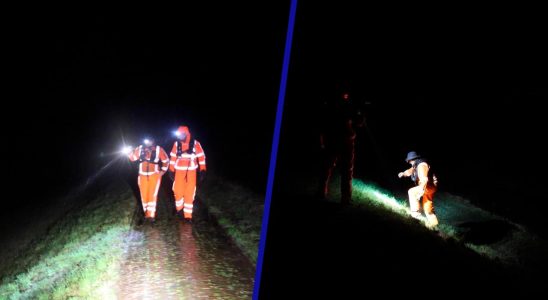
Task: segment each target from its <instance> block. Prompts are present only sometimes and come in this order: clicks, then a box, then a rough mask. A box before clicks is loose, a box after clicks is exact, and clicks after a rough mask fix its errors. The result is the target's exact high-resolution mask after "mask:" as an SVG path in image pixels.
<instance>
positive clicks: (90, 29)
mask: <svg viewBox="0 0 548 300" xmlns="http://www.w3.org/2000/svg"><path fill="white" fill-rule="evenodd" d="M288 11H289V3H288V1H277V3H275V4H261V5H253V4H249V3H247V4H216V5H213V4H211V3H210V4H205V3H204V4H185V5H183V6H182V7H177V9H175V8H172V9H170V8H169V7H155V8H149V7H146V8H145V7H142V8H139V9H135V8H134V9H131V10H128V11H119V10H115V9H113V8H110V7H104V8H100V9H99V10H97V11H96V10H94V9H93V10H92V9H91V8H83V7H82V8H76V7H74V9H73V10H72V11H70V10H69V12H67V11H66V10H57V9H54V8H51V7H50V8H49V9H44V10H39V9H37V10H33V11H24V13H23V12H21V13H20V14H19V13H17V14H15V15H14V18H13V19H14V20H13V22H12V27H13V30H12V31H11V33H10V39H9V40H8V41H9V43H7V45H8V47H9V50H10V54H11V55H10V56H9V67H10V69H9V70H10V74H11V75H12V76H10V77H11V80H10V85H11V87H13V88H14V92H13V94H11V95H10V98H8V99H6V100H7V101H11V102H12V104H15V107H14V108H13V109H10V110H9V114H10V115H13V116H15V121H10V122H8V121H6V120H4V121H3V123H5V125H4V128H6V129H7V130H6V132H7V133H8V138H7V141H8V143H9V144H8V145H9V147H10V148H11V149H10V151H14V152H15V153H12V152H9V153H10V154H9V155H13V159H8V167H9V169H10V174H11V175H10V177H11V178H10V181H9V182H10V185H11V186H17V187H18V188H13V189H10V191H9V192H10V199H11V201H9V204H8V205H9V207H10V210H11V207H13V209H14V210H21V209H20V208H21V207H28V206H31V205H35V204H36V203H43V202H47V198H48V197H54V196H59V195H64V194H66V193H67V192H68V191H70V189H71V188H74V187H75V186H76V185H78V184H81V183H82V182H84V181H85V180H86V178H88V176H89V175H91V174H93V173H94V172H95V171H97V170H98V169H99V168H100V167H101V166H103V165H104V164H105V163H107V162H108V160H109V159H110V158H112V156H110V157H108V156H106V157H101V153H103V154H108V153H112V152H115V151H118V150H119V149H120V147H121V146H122V141H123V140H124V139H125V140H126V142H127V143H128V144H131V145H133V146H137V145H138V144H140V141H141V140H142V139H143V138H144V137H146V136H154V137H155V138H156V140H157V141H159V142H160V144H161V145H162V146H164V147H166V148H167V149H166V150H167V151H169V150H171V145H172V143H173V138H172V136H171V132H172V131H173V130H175V129H176V128H177V127H178V126H179V125H181V124H188V125H189V126H190V129H191V132H192V133H193V135H194V137H195V138H197V139H198V140H199V141H200V142H201V143H202V145H203V147H204V150H205V152H206V155H207V157H208V168H209V169H210V170H212V171H213V172H215V173H217V174H221V175H223V176H226V178H228V179H230V180H234V181H237V182H240V183H241V184H243V185H245V186H247V187H248V188H250V189H253V190H255V191H257V192H260V193H264V191H265V189H266V180H267V174H268V162H269V158H270V150H271V141H272V136H273V128H274V118H275V105H276V101H277V97H278V88H279V81H280V74H281V64H282V58H283V56H282V55H283V46H284V43H285V33H286V32H285V31H286V27H287V18H288ZM11 67H13V68H11ZM12 69H13V71H12ZM12 81H13V83H12ZM10 99H12V100H10ZM6 111H8V110H6ZM4 150H6V149H4ZM29 185H30V186H32V187H33V191H34V192H33V194H32V195H30V197H28V195H25V193H24V192H23V191H22V189H23V188H25V187H28V186H29ZM4 212H6V213H7V214H8V215H9V214H10V213H11V212H10V211H8V210H5V211H4Z"/></svg>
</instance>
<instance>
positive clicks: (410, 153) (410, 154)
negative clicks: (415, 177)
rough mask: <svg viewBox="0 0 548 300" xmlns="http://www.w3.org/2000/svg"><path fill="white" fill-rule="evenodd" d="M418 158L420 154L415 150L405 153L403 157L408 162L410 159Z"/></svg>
mask: <svg viewBox="0 0 548 300" xmlns="http://www.w3.org/2000/svg"><path fill="white" fill-rule="evenodd" d="M417 158H420V155H418V154H417V152H415V151H411V152H409V153H407V158H406V159H405V161H406V162H409V161H410V160H413V159H417Z"/></svg>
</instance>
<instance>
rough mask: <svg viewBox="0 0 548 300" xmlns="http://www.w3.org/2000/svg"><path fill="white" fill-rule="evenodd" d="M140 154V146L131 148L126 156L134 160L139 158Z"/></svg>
mask: <svg viewBox="0 0 548 300" xmlns="http://www.w3.org/2000/svg"><path fill="white" fill-rule="evenodd" d="M140 155H141V146H139V147H137V148H135V149H133V151H131V152H130V153H129V154H128V155H127V156H128V158H129V160H130V161H136V160H138V159H139V156H140Z"/></svg>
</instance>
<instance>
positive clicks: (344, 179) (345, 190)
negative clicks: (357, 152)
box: [339, 139, 354, 204]
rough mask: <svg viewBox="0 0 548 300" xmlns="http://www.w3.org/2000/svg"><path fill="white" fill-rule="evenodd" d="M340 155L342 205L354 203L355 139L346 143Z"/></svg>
mask: <svg viewBox="0 0 548 300" xmlns="http://www.w3.org/2000/svg"><path fill="white" fill-rule="evenodd" d="M343 146H344V147H342V149H341V153H340V160H339V161H340V162H339V167H340V170H341V203H342V204H350V202H351V201H352V176H353V174H354V139H352V140H347V141H345V144H344V145H343Z"/></svg>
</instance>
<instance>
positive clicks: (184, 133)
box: [175, 125, 190, 141]
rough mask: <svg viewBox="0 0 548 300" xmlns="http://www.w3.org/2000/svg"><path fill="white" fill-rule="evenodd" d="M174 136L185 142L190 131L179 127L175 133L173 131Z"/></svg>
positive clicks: (185, 127)
mask: <svg viewBox="0 0 548 300" xmlns="http://www.w3.org/2000/svg"><path fill="white" fill-rule="evenodd" d="M175 135H176V136H177V138H178V139H180V140H182V141H185V140H186V139H187V138H188V137H190V130H188V126H184V125H182V126H179V128H178V129H177V131H175Z"/></svg>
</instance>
